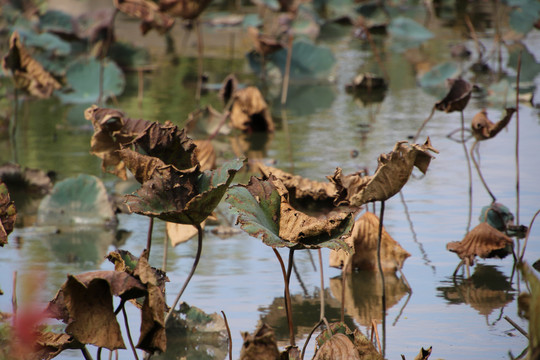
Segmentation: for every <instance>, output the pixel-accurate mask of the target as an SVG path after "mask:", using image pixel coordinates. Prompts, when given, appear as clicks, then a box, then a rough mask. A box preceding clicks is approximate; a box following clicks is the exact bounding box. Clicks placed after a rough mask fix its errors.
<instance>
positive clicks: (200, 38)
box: [195, 19, 204, 106]
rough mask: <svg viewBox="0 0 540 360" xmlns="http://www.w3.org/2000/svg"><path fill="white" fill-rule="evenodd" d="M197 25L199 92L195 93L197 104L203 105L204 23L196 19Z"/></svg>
mask: <svg viewBox="0 0 540 360" xmlns="http://www.w3.org/2000/svg"><path fill="white" fill-rule="evenodd" d="M195 26H196V27H197V50H198V57H197V92H196V93H195V101H196V102H197V106H200V105H201V92H202V76H203V48H204V44H203V36H202V27H201V26H202V25H201V21H200V20H199V19H197V20H196V21H195Z"/></svg>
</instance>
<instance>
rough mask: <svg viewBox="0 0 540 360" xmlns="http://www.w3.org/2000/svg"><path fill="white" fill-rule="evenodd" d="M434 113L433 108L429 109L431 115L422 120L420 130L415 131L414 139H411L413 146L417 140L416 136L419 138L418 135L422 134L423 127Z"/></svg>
mask: <svg viewBox="0 0 540 360" xmlns="http://www.w3.org/2000/svg"><path fill="white" fill-rule="evenodd" d="M434 113H435V106H433V108H432V109H431V114H429V116H428V117H427V118H426V120H424V122H423V123H422V125H420V128H418V130H417V131H416V135H414V138H413V141H412V143H413V144H416V140H417V139H418V136H420V133H421V132H422V129H423V128H424V126H426V124H427V123H428V121H429V120H431V118H432V117H433V114H434Z"/></svg>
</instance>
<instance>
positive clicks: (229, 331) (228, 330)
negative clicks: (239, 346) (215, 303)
mask: <svg viewBox="0 0 540 360" xmlns="http://www.w3.org/2000/svg"><path fill="white" fill-rule="evenodd" d="M221 313H222V314H223V320H224V321H225V327H226V328H227V336H228V337H229V360H232V336H231V329H230V328H229V322H228V321H227V315H225V312H224V311H223V310H221Z"/></svg>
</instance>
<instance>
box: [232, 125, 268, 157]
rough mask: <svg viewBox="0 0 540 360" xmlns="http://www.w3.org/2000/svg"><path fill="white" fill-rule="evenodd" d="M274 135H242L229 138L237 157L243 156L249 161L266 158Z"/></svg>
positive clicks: (265, 133) (255, 133)
mask: <svg viewBox="0 0 540 360" xmlns="http://www.w3.org/2000/svg"><path fill="white" fill-rule="evenodd" d="M273 138H274V135H273V134H272V133H267V132H253V133H251V134H248V133H245V134H244V133H242V134H238V135H236V136H234V137H231V138H230V140H231V147H232V150H233V152H234V154H235V155H236V156H238V157H241V156H245V157H247V158H248V159H250V160H261V159H264V158H266V152H267V150H268V147H269V146H270V143H271V142H272V139H273Z"/></svg>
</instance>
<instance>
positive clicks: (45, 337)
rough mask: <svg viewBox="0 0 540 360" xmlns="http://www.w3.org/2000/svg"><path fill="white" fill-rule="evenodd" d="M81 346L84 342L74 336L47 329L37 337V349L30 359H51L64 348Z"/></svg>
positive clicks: (78, 347)
mask: <svg viewBox="0 0 540 360" xmlns="http://www.w3.org/2000/svg"><path fill="white" fill-rule="evenodd" d="M80 348H82V344H81V343H80V342H78V341H77V340H75V339H74V338H73V336H71V335H68V334H57V333H53V332H50V331H46V332H42V333H39V335H38V338H37V339H36V350H35V352H34V353H33V354H32V357H31V358H30V359H36V360H38V359H39V360H50V359H52V358H54V357H55V356H57V355H58V354H60V353H61V352H62V351H64V350H67V349H80Z"/></svg>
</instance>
